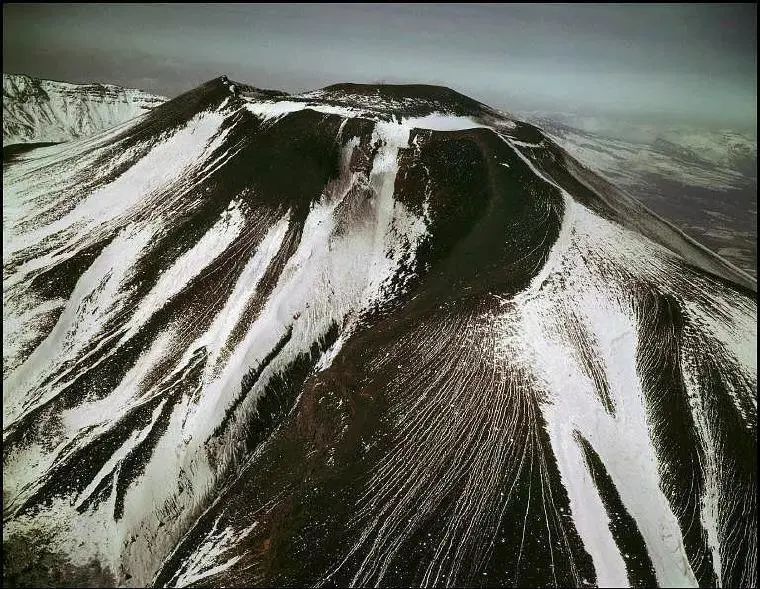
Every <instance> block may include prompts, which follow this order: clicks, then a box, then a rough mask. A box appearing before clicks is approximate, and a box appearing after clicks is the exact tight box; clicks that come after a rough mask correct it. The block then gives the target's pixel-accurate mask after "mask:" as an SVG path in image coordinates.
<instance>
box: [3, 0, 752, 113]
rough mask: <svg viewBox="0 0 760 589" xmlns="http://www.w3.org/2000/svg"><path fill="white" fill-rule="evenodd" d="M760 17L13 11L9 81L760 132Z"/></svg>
mask: <svg viewBox="0 0 760 589" xmlns="http://www.w3.org/2000/svg"><path fill="white" fill-rule="evenodd" d="M756 62H757V8H756V6H755V5H751V4H745V5H703V4H701V5H655V4H649V5H630V4H627V5H577V4H568V5H559V4H554V5H489V4H468V5H457V4H441V5H413V4H399V5H387V4H386V5H347V4H340V5H326V4H323V5H316V4H310V5H298V4H291V5H282V4H278V5H266V4H259V5H199V4H188V5H135V4H129V5H115V4H103V5H87V4H79V5H72V4H68V5H67V4H57V5H54V4H50V5H41V4H8V3H6V4H3V71H4V72H13V73H26V74H30V75H33V76H37V77H43V78H52V79H59V80H67V81H81V82H87V81H104V82H112V83H116V84H122V85H127V86H134V87H139V88H143V89H146V90H151V91H154V92H157V93H161V94H164V95H167V96H174V95H176V94H179V93H181V92H183V91H185V90H188V89H190V88H192V87H194V86H196V85H197V84H199V83H200V82H203V81H205V80H207V79H210V78H212V77H215V76H217V75H221V74H223V73H225V74H228V75H229V76H230V77H231V78H232V79H236V80H239V81H241V82H247V83H250V84H253V85H255V86H259V87H268V88H279V89H284V90H287V91H296V90H305V89H310V88H316V87H321V86H325V85H327V84H331V83H336V82H378V81H385V82H389V83H393V82H422V83H433V84H443V85H447V86H450V87H452V88H455V89H457V90H459V91H460V92H463V93H465V94H468V95H470V96H472V97H474V98H477V99H479V100H482V101H483V102H486V103H488V104H490V105H492V106H495V107H498V108H503V109H506V110H515V111H520V110H546V111H559V112H582V113H586V114H607V115H609V114H612V115H615V116H624V117H626V118H636V117H647V118H652V119H658V120H659V119H663V120H666V121H667V120H672V121H674V122H675V121H677V120H683V119H686V120H695V121H700V122H705V123H710V124H723V125H733V126H737V127H747V126H751V127H754V126H755V125H756V110H757V74H756Z"/></svg>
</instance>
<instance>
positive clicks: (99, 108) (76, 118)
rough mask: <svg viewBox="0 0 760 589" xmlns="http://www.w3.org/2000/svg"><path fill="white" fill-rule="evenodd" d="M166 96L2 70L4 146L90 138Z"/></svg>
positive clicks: (141, 111)
mask: <svg viewBox="0 0 760 589" xmlns="http://www.w3.org/2000/svg"><path fill="white" fill-rule="evenodd" d="M165 101H166V98H164V97H162V96H155V95H153V94H149V93H147V92H143V91H142V90H135V89H133V88H122V87H120V86H114V85H113V84H70V83H68V82H55V81H52V80H40V79H38V78H32V77H30V76H25V75H20V74H3V146H4V147H5V146H6V145H11V144H16V143H51V142H61V141H69V140H71V139H76V138H79V137H86V136H90V135H93V134H95V133H97V132H98V131H102V130H103V129H108V128H109V127H113V126H114V125H118V124H119V123H123V122H124V121H127V120H129V119H131V118H134V117H136V116H138V115H141V114H143V113H145V112H148V111H149V110H150V109H152V108H155V107H156V106H158V105H159V104H161V103H163V102H165Z"/></svg>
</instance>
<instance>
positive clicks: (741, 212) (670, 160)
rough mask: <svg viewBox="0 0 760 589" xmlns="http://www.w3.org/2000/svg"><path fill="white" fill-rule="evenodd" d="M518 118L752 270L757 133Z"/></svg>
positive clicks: (550, 116) (564, 117) (559, 116)
mask: <svg viewBox="0 0 760 589" xmlns="http://www.w3.org/2000/svg"><path fill="white" fill-rule="evenodd" d="M521 116H523V117H524V118H525V119H527V120H529V121H531V122H533V123H534V124H536V125H538V126H540V127H541V128H542V129H543V130H544V131H545V132H546V133H547V134H548V135H549V136H550V137H552V139H554V140H555V141H556V142H557V143H558V144H560V145H561V146H562V147H563V148H564V149H566V150H567V151H568V152H569V153H570V154H572V155H573V157H575V158H577V159H578V160H579V161H580V162H581V163H583V164H584V165H585V166H587V167H589V168H590V169H592V170H594V171H595V172H597V173H599V174H601V175H602V176H604V177H605V178H606V179H607V180H609V181H611V182H612V183H614V184H615V185H617V186H620V187H621V188H623V189H625V190H626V191H627V192H629V193H630V194H631V195H632V196H634V197H635V198H637V199H638V200H640V201H641V202H643V203H645V204H646V205H647V206H648V207H651V208H652V209H653V210H654V211H656V212H657V213H659V214H660V215H662V216H664V217H666V218H667V219H669V220H671V221H673V222H674V223H676V224H677V225H678V226H679V227H680V228H681V229H683V230H684V231H686V233H688V234H689V235H691V236H692V237H694V238H696V239H697V240H698V241H700V242H702V243H704V244H705V245H707V246H708V247H710V248H711V249H713V250H714V251H716V252H718V253H719V254H721V255H722V256H724V257H725V258H726V259H728V260H730V261H731V262H732V263H733V264H734V265H736V266H738V267H739V268H741V269H742V270H744V271H745V272H747V273H749V274H752V275H753V276H755V275H756V268H757V137H756V136H754V135H751V134H749V133H746V132H739V131H734V130H728V129H722V130H711V129H704V128H694V127H688V126H680V127H663V126H656V125H650V124H644V123H640V124H634V123H628V122H621V121H615V120H610V119H607V118H600V117H584V116H576V115H572V114H569V113H535V112H533V113H521Z"/></svg>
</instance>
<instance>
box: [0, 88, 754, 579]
mask: <svg viewBox="0 0 760 589" xmlns="http://www.w3.org/2000/svg"><path fill="white" fill-rule="evenodd" d="M3 188H4V194H5V196H4V205H3V221H4V223H3V227H4V228H3V246H4V247H3V252H4V253H3V303H4V307H3V324H4V328H5V329H4V336H3V337H4V339H3V361H4V362H3V367H4V368H3V378H4V381H3V412H4V413H3V415H4V433H3V441H4V454H3V458H4V475H5V476H4V487H3V503H4V510H3V517H4V524H5V532H4V539H5V540H6V541H7V543H8V544H9V545H11V543H12V542H13V541H14V539H19V538H20V539H24V538H35V537H37V538H45V541H46V546H47V548H46V550H49V551H50V552H51V553H54V554H57V555H63V557H64V558H65V559H66V561H67V562H68V563H70V566H71V567H74V568H77V567H85V566H88V563H89V564H92V563H93V562H94V563H97V565H98V567H99V570H101V569H102V570H103V571H105V572H106V573H107V574H109V575H112V576H113V579H114V582H115V583H117V584H118V585H120V586H145V585H153V586H159V587H163V586H189V585H193V586H225V587H236V586H240V587H242V586H268V587H271V586H341V587H345V586H469V587H487V586H507V585H515V586H546V585H552V586H594V585H598V586H605V587H609V586H647V587H649V586H655V585H660V586H729V587H731V586H755V585H756V584H757V576H756V575H757V572H756V571H757V568H756V564H757V536H756V531H755V526H756V519H757V503H756V491H757V467H756V462H755V452H756V448H757V425H756V418H757V360H756V337H757V332H756V319H757V300H756V282H755V281H754V280H753V279H752V278H751V277H749V276H747V275H746V274H744V273H743V272H742V271H740V270H738V269H737V268H735V267H733V266H732V265H730V264H729V263H727V262H725V261H724V260H723V259H721V258H720V257H718V256H716V255H715V254H713V253H712V252H710V251H709V250H707V249H706V248H704V247H702V246H700V245H699V244H698V243H696V242H694V241H692V240H690V239H689V238H687V237H686V236H685V235H683V234H682V233H680V232H679V231H678V230H677V229H675V228H674V227H673V226H672V225H671V224H670V223H668V222H667V221H665V220H664V219H662V218H659V217H657V216H656V215H654V214H653V213H652V212H650V211H649V210H648V209H647V208H645V207H644V206H642V205H641V204H639V203H638V202H637V201H635V200H632V199H631V198H629V197H628V196H627V195H626V194H624V193H623V192H621V191H619V190H618V189H616V188H615V187H614V186H612V185H611V184H609V183H608V182H607V181H605V180H603V179H601V178H599V177H598V176H596V175H595V174H593V173H592V172H590V171H589V170H587V169H586V168H584V167H583V166H581V165H580V164H579V163H578V162H577V161H576V160H574V159H573V158H572V157H570V156H569V155H568V154H567V153H565V152H564V151H563V150H562V149H560V148H559V147H558V146H557V145H556V144H554V143H553V142H552V141H551V140H550V139H548V138H547V136H546V135H544V133H542V131H541V130H540V129H538V128H537V127H535V126H532V125H530V124H526V123H522V122H519V121H517V120H514V119H513V118H511V117H509V116H508V115H506V114H504V113H501V112H499V111H496V110H494V109H491V108H489V107H488V106H486V105H483V104H481V103H479V102H477V101H475V100H472V99H470V98H467V97H465V96H463V95H461V94H459V93H457V92H455V91H453V90H450V89H448V88H442V87H435V86H424V85H410V86H390V85H361V84H341V85H336V86H330V87H328V88H324V89H322V90H318V91H313V92H308V93H305V94H300V95H285V94H283V93H279V92H273V91H264V90H259V89H256V88H253V87H250V86H246V85H243V84H239V83H236V82H232V81H230V80H228V79H227V78H226V77H221V78H218V79H215V80H212V81H210V82H208V83H206V84H204V85H202V86H200V87H199V88H196V89H195V90H192V91H191V92H188V93H186V94H183V95H182V96H179V97H177V98H175V99H173V100H170V101H168V102H166V103H164V104H161V105H160V106H157V107H156V108H154V109H152V110H150V111H149V112H147V113H145V114H142V115H141V116H139V117H137V118H136V119H134V120H133V121H131V122H129V123H127V124H124V125H121V126H119V127H116V128H114V129H111V130H108V131H106V132H103V133H100V134H98V135H95V136H94V137H91V138H88V139H84V140H80V141H75V142H72V143H68V144H66V145H65V146H52V147H44V148H40V149H36V150H33V151H31V152H28V153H26V154H24V155H22V156H20V157H19V158H18V159H17V160H15V161H14V162H12V163H10V164H8V165H7V166H6V167H5V168H4V171H3ZM6 553H7V551H6Z"/></svg>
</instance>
